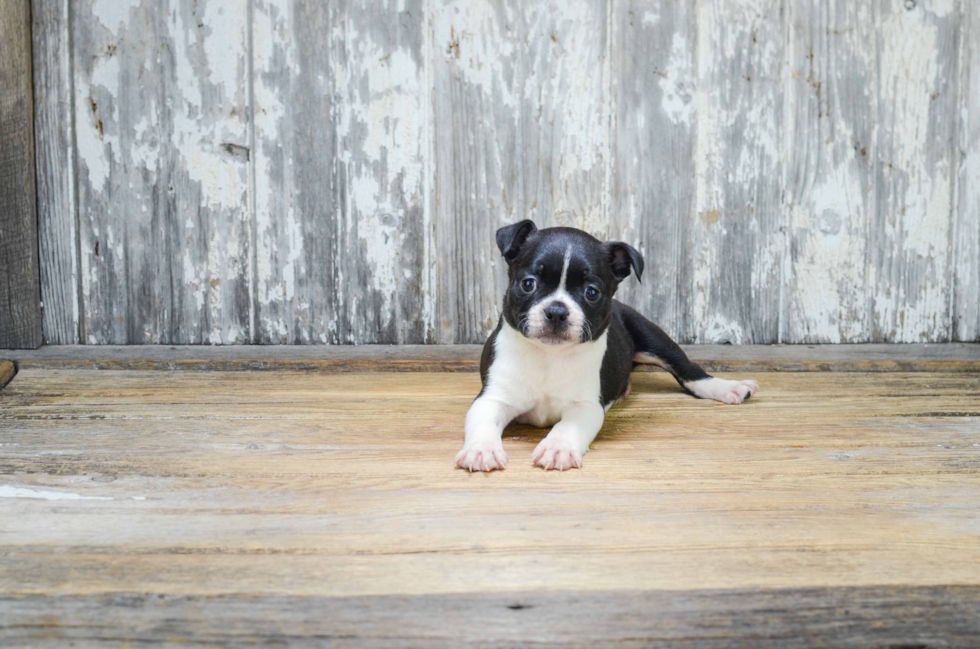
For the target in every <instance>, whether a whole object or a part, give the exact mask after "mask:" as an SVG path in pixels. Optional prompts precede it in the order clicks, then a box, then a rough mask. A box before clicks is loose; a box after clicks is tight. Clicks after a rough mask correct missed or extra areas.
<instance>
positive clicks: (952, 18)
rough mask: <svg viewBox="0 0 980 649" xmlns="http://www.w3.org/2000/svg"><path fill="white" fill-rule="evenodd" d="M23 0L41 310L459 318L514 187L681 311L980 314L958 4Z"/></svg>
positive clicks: (269, 325)
mask: <svg viewBox="0 0 980 649" xmlns="http://www.w3.org/2000/svg"><path fill="white" fill-rule="evenodd" d="M34 4H35V7H36V9H37V11H36V12H35V13H36V16H35V28H36V29H35V34H34V45H35V52H36V55H37V57H38V61H39V65H38V75H36V83H35V91H36V93H37V95H38V102H37V106H36V118H37V119H36V121H37V125H38V130H37V137H36V141H37V143H38V149H39V150H42V151H43V153H44V155H43V156H42V157H40V158H39V162H38V173H39V174H40V178H41V180H40V181H39V184H38V190H39V194H38V200H39V206H40V213H39V215H40V220H41V223H40V227H39V232H40V238H41V253H40V254H41V258H42V259H43V260H44V263H43V264H42V267H43V274H44V275H43V278H42V279H43V292H42V293H43V294H42V298H44V303H45V306H46V316H45V317H46V320H45V327H46V329H45V331H46V335H47V337H48V340H49V341H50V342H57V343H74V342H81V343H93V342H94V343H100V344H109V343H116V344H122V343H157V342H160V343H171V344H174V343H176V344H185V343H194V344H197V343H217V344H229V343H245V342H248V343H262V344H280V343H284V344H324V343H400V344H405V343H477V342H480V341H482V339H483V338H484V337H485V336H486V335H487V333H488V331H489V330H490V329H492V327H493V325H494V323H495V321H496V319H497V318H498V316H499V313H500V299H501V287H502V282H503V278H504V275H505V268H504V265H503V264H501V263H500V260H499V259H498V256H497V251H496V249H495V247H494V245H493V241H492V234H493V232H494V230H495V229H496V228H498V227H499V226H500V225H502V224H505V223H510V222H513V221H515V220H517V219H520V218H527V217H530V218H534V219H536V220H537V222H538V224H539V225H541V226H549V225H559V224H560V225H574V226H576V227H582V228H584V229H586V230H589V231H590V232H593V233H594V234H596V235H597V236H600V237H603V238H616V239H623V240H627V241H630V242H631V243H633V244H635V245H637V246H638V247H639V248H640V249H641V250H642V251H643V252H644V253H645V255H646V260H647V269H648V270H647V279H646V281H645V282H644V283H642V284H639V283H637V282H635V281H633V280H630V281H629V282H628V283H627V284H625V285H624V286H623V287H622V290H621V297H623V299H625V300H626V301H628V302H630V303H631V304H633V305H635V306H637V307H639V308H640V309H641V310H642V311H644V312H645V313H647V314H649V315H650V316H651V317H652V318H654V319H655V320H657V321H659V322H660V324H661V325H663V326H664V327H665V328H666V329H667V330H668V331H669V332H670V333H671V334H672V335H674V336H676V337H677V338H678V339H679V340H681V341H682V342H699V343H722V342H726V341H727V342H735V343H738V342H741V343H753V342H754V343H775V342H794V343H796V342H807V343H809V342H849V343H854V342H869V341H874V342H881V341H889V342H903V343H910V342H924V341H943V342H945V341H952V340H958V341H973V340H978V336H980V311H978V308H980V307H978V306H977V305H978V299H977V293H978V291H977V289H978V287H980V261H978V260H980V235H978V233H980V207H977V206H978V205H980V199H978V198H977V197H978V196H980V194H978V191H977V190H976V184H977V183H976V182H975V180H974V178H976V177H978V174H977V173H976V168H977V163H976V160H977V159H978V153H977V149H978V147H980V140H978V138H977V136H976V131H977V128H976V122H977V120H976V119H975V118H974V117H972V116H973V115H974V113H976V112H977V111H976V110H975V107H974V103H975V101H976V97H977V96H978V94H977V92H976V87H977V85H978V84H977V82H976V76H977V72H976V67H977V66H976V65H975V60H976V59H977V55H976V51H975V50H976V46H975V44H974V43H973V41H975V40H976V39H975V38H972V35H973V33H974V32H976V31H977V27H976V23H977V20H978V18H977V16H976V14H977V9H976V7H975V6H974V5H975V3H971V2H960V1H958V0H942V1H937V2H929V3H926V2H921V1H919V2H912V1H911V0H909V1H908V2H906V0H875V1H874V2H870V3H858V4H857V5H855V4H854V3H846V2H841V1H840V0H791V1H788V2H783V1H782V0H752V1H750V2H745V1H743V0H701V1H699V2H695V3H677V2H666V1H662V0H656V1H654V2H633V1H632V0H576V1H575V2H566V3H557V4H556V3H554V2H551V3H549V2H545V1H543V0H540V1H538V0H536V1H533V2H516V1H515V0H489V1H486V2H482V1H481V2H476V1H475V0H409V1H407V2H400V3H396V2H394V1H393V0H385V2H380V3H379V2H373V1H372V2H368V1H367V0H344V1H343V2H333V3H327V4H323V3H320V4H319V5H318V4H315V3H314V4H311V3H303V2H299V0H256V1H255V2H247V1H246V0H208V1H207V2H196V1H194V0H171V2H170V3H168V4H166V5H165V6H164V5H159V4H157V5H153V4H152V3H145V2H138V1H136V0H132V1H130V2H124V3H105V2H101V0H86V1H85V2H82V3H72V4H71V10H70V12H69V3H67V2H62V1H57V2H50V3H48V2H41V1H40V0H34ZM321 5H322V6H321ZM219 17H220V18H219ZM219 43H222V44H223V43H229V45H228V46H227V47H225V46H223V45H222V46H219V45H218V44H219ZM69 48H70V51H68V49H69ZM158 52H167V53H168V54H167V55H166V56H159V57H158V56H157V55H156V53H158ZM93 107H94V108H93ZM100 107H101V110H100ZM66 152H67V153H66ZM76 167H77V169H76ZM76 205H77V207H76ZM76 239H77V241H78V243H77V244H75V243H73V241H75V240H76ZM96 244H98V246H99V250H98V252H96V249H95V246H96ZM73 254H74V259H73V258H72V255H73ZM76 325H77V326H76ZM76 329H78V330H79V332H80V335H79V334H76V333H75V330H76Z"/></svg>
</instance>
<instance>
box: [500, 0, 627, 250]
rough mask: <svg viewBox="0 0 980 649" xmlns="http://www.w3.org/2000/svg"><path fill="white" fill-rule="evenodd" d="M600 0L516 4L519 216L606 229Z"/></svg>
mask: <svg viewBox="0 0 980 649" xmlns="http://www.w3.org/2000/svg"><path fill="white" fill-rule="evenodd" d="M608 10H609V5H608V3H607V0H565V1H564V2H560V3H558V2H523V3H521V12H520V14H519V16H520V20H521V21H522V24H523V28H522V29H523V41H524V46H523V47H521V48H519V49H518V55H519V56H520V57H521V58H522V60H521V63H520V65H521V69H522V75H521V77H522V78H521V86H520V88H519V96H520V97H521V99H522V101H521V140H520V151H519V153H520V154H521V155H522V156H523V157H524V168H523V180H522V183H523V193H524V199H523V200H524V205H525V208H524V209H525V211H526V214H527V218H531V219H534V220H535V222H536V223H537V224H538V226H539V227H541V226H551V225H569V226H574V227H578V228H582V229H583V230H586V231H588V232H591V233H592V234H595V235H597V236H600V237H604V236H605V235H606V233H607V229H608V220H607V211H608V198H607V193H608V185H607V163H608V160H609V118H610V115H609V106H608V102H607V98H608V87H607V85H608V80H609V78H608V76H609V70H608V65H607V62H608V59H607V47H606V44H607V41H606V35H607V34H606V32H607V27H608V25H607V23H608V20H607V18H608Z"/></svg>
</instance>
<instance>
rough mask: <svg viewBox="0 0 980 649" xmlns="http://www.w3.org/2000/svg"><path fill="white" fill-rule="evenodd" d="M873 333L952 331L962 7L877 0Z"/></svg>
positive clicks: (901, 338)
mask: <svg viewBox="0 0 980 649" xmlns="http://www.w3.org/2000/svg"><path fill="white" fill-rule="evenodd" d="M874 8H875V9H874V10H875V21H876V24H877V25H878V30H877V47H878V80H877V84H876V85H877V101H878V109H877V115H876V120H877V123H878V125H877V134H878V142H877V147H876V160H875V165H876V169H875V175H876V178H875V181H876V191H877V198H876V199H875V215H874V218H873V221H872V223H871V228H870V237H869V245H870V253H871V254H870V255H869V258H870V262H871V269H870V277H869V281H870V283H871V296H872V303H871V306H872V310H871V313H872V318H873V321H872V339H873V340H875V341H887V342H928V341H940V340H949V338H950V322H949V313H950V308H949V305H950V300H951V297H952V296H951V291H952V287H951V281H950V272H949V271H950V235H951V225H952V219H951V215H952V196H953V182H952V181H953V175H954V171H953V168H952V167H953V164H952V150H953V144H954V126H953V125H954V119H955V117H956V115H955V113H956V110H955V109H956V92H955V80H956V74H955V61H956V56H955V55H956V41H957V38H958V36H959V27H960V12H959V4H958V3H956V2H953V1H952V0H945V1H943V2H934V3H932V2H922V1H916V0H879V2H877V3H875V4H874Z"/></svg>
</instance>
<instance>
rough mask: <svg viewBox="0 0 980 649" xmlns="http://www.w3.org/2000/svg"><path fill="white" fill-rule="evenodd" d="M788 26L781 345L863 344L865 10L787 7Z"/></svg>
mask: <svg viewBox="0 0 980 649" xmlns="http://www.w3.org/2000/svg"><path fill="white" fill-rule="evenodd" d="M789 21H790V29H789V32H788V52H787V56H788V62H789V77H788V79H787V81H786V84H787V85H786V92H787V97H786V102H787V109H786V111H785V115H786V133H785V137H784V145H783V157H784V159H785V160H786V169H785V190H784V197H785V200H786V219H787V227H788V228H789V232H788V236H789V241H790V259H789V260H786V261H785V264H786V267H787V268H788V269H789V273H788V275H787V278H786V289H785V290H786V293H785V314H786V322H785V323H784V325H783V331H784V334H783V342H792V343H810V342H813V343H835V342H861V341H866V340H868V339H869V338H870V335H871V329H870V325H871V322H870V317H869V316H870V313H869V309H868V307H869V292H868V289H869V286H868V278H867V269H866V266H867V261H868V254H870V251H869V250H868V230H869V226H870V223H871V219H872V218H873V216H874V214H875V202H874V201H875V182H874V160H875V158H876V155H877V150H876V147H875V126H876V123H877V120H876V119H875V117H876V112H877V111H876V109H877V105H878V104H877V76H876V71H877V68H878V58H877V52H876V46H875V21H874V11H873V7H871V6H870V5H868V4H866V3H854V2H847V1H846V0H795V1H794V2H792V3H791V4H790V16H789Z"/></svg>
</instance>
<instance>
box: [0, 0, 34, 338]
mask: <svg viewBox="0 0 980 649" xmlns="http://www.w3.org/2000/svg"><path fill="white" fill-rule="evenodd" d="M0 42H2V43H3V44H4V49H3V56H2V57H0V88H2V89H3V91H2V93H0V347H17V348H29V349H34V348H36V347H39V346H40V345H41V343H42V332H41V297H40V271H39V269H38V246H37V204H36V199H37V194H36V189H35V181H34V103H33V89H32V83H31V78H32V77H31V6H30V2H29V1H28V0H3V2H2V3H0Z"/></svg>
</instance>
